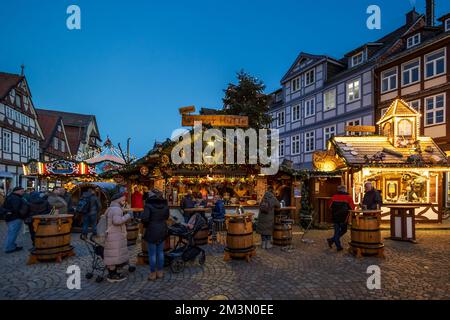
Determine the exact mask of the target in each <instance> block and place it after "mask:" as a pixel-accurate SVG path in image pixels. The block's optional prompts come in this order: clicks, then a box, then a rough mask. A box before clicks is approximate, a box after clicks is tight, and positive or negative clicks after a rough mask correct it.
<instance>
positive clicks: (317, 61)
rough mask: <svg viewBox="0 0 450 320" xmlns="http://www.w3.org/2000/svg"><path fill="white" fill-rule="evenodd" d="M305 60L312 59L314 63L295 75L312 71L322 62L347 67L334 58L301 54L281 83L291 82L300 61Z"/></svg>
mask: <svg viewBox="0 0 450 320" xmlns="http://www.w3.org/2000/svg"><path fill="white" fill-rule="evenodd" d="M303 59H310V60H312V63H310V64H308V65H307V66H306V67H305V68H304V69H302V70H298V71H296V72H295V73H300V72H303V71H305V70H307V69H310V68H311V67H313V66H315V65H316V64H318V63H320V62H323V61H329V62H331V63H334V64H337V65H339V66H342V67H343V66H345V65H344V64H343V63H342V62H341V61H338V60H336V59H334V58H331V57H329V56H325V55H314V54H309V53H305V52H300V54H299V55H298V56H297V58H296V59H295V61H294V63H293V64H292V65H291V67H290V68H289V70H288V72H286V74H285V75H284V76H283V78H282V79H281V83H283V82H286V81H287V80H289V78H291V77H292V76H293V75H292V72H293V71H294V69H295V68H296V67H297V65H298V64H299V63H300V61H301V60H303Z"/></svg>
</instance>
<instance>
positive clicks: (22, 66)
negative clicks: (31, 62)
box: [20, 63, 25, 76]
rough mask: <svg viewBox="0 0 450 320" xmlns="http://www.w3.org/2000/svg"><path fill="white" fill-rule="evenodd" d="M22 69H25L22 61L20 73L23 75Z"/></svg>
mask: <svg viewBox="0 0 450 320" xmlns="http://www.w3.org/2000/svg"><path fill="white" fill-rule="evenodd" d="M24 69H25V65H24V64H23V63H22V64H21V65H20V75H21V76H23V75H24Z"/></svg>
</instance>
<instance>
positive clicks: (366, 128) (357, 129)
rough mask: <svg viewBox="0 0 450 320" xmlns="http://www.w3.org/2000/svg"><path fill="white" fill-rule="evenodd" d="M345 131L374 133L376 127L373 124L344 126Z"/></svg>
mask: <svg viewBox="0 0 450 320" xmlns="http://www.w3.org/2000/svg"><path fill="white" fill-rule="evenodd" d="M345 131H348V132H369V133H375V132H376V128H375V127H374V126H346V127H345Z"/></svg>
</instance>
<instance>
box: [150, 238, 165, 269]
mask: <svg viewBox="0 0 450 320" xmlns="http://www.w3.org/2000/svg"><path fill="white" fill-rule="evenodd" d="M148 261H149V264H150V272H156V271H162V270H163V268H164V241H161V243H159V244H156V243H148Z"/></svg>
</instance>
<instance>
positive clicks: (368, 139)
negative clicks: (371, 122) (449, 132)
mask: <svg viewBox="0 0 450 320" xmlns="http://www.w3.org/2000/svg"><path fill="white" fill-rule="evenodd" d="M417 140H418V144H419V146H420V148H421V150H422V158H423V161H424V164H425V165H438V164H445V163H447V157H446V155H445V153H444V151H442V149H441V148H439V146H438V145H437V144H436V143H435V142H434V141H433V139H432V138H430V137H418V138H417ZM330 142H331V145H332V146H334V147H335V148H336V152H337V153H338V154H339V155H340V156H341V157H343V158H344V161H345V163H346V164H347V165H349V166H359V165H367V158H371V157H373V156H374V155H376V154H377V153H383V155H384V159H383V161H382V164H383V165H384V166H389V165H404V166H407V165H408V158H409V156H411V149H410V148H399V147H394V146H393V145H392V144H391V143H390V142H389V138H388V137H385V136H365V137H361V136H345V137H339V136H336V137H333V138H331V139H330Z"/></svg>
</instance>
